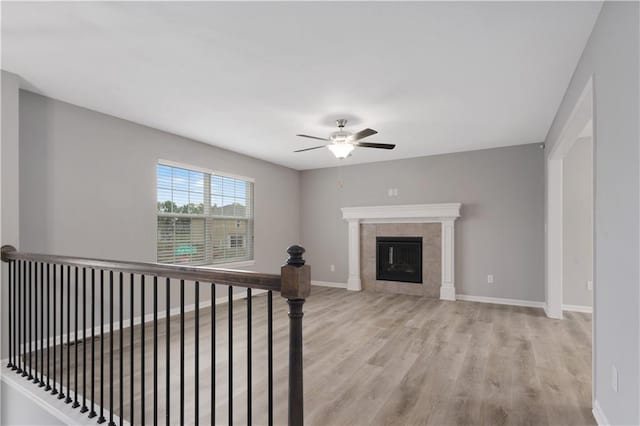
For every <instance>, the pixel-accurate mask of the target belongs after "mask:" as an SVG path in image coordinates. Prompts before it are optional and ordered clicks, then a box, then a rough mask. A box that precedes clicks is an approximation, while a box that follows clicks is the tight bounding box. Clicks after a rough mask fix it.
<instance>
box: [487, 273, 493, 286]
mask: <svg viewBox="0 0 640 426" xmlns="http://www.w3.org/2000/svg"><path fill="white" fill-rule="evenodd" d="M487 283H489V284H493V274H489V275H487Z"/></svg>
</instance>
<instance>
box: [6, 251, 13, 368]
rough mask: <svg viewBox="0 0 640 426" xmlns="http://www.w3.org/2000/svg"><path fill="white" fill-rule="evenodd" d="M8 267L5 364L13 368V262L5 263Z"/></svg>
mask: <svg viewBox="0 0 640 426" xmlns="http://www.w3.org/2000/svg"><path fill="white" fill-rule="evenodd" d="M7 266H8V269H9V272H8V273H9V303H8V305H9V309H8V311H9V363H8V364H7V368H11V369H13V351H12V349H13V348H12V343H13V329H12V328H11V320H12V318H11V314H12V313H13V312H12V311H11V306H12V305H13V299H12V298H11V296H13V292H12V291H11V289H12V287H13V273H12V269H13V262H9V264H8V265H7Z"/></svg>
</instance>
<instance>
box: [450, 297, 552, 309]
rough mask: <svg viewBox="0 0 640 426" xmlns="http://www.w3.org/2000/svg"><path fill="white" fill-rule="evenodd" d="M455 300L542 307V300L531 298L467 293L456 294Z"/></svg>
mask: <svg viewBox="0 0 640 426" xmlns="http://www.w3.org/2000/svg"><path fill="white" fill-rule="evenodd" d="M456 299H457V300H464V301H467V302H480V303H494V304H496V305H512V306H524V307H528V308H544V307H545V306H544V305H545V303H544V302H535V301H532V300H519V299H504V298H502V297H486V296H472V295H469V294H456Z"/></svg>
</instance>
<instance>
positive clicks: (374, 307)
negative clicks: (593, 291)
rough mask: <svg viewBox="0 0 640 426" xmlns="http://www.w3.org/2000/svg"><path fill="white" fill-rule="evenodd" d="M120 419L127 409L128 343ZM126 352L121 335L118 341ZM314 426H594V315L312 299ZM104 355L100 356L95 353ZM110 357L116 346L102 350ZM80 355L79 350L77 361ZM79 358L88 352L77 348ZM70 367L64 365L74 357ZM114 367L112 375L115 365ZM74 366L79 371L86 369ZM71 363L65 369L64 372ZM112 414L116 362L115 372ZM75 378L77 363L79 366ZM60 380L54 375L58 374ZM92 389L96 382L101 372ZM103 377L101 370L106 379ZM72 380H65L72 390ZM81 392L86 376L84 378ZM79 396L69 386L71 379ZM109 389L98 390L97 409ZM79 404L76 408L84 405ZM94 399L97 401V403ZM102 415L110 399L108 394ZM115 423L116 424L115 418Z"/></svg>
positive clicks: (205, 349) (239, 352) (257, 314)
mask: <svg viewBox="0 0 640 426" xmlns="http://www.w3.org/2000/svg"><path fill="white" fill-rule="evenodd" d="M273 300H274V331H273V333H274V334H273V337H274V388H275V389H274V402H275V407H274V411H275V423H276V424H286V391H287V388H286V386H287V384H286V383H287V361H288V360H287V338H288V320H287V316H286V311H287V308H286V302H285V301H284V300H283V299H281V298H280V296H279V295H277V294H274V298H273ZM245 303H246V302H245V301H236V302H234V318H233V321H234V325H235V326H234V357H233V363H234V377H233V381H234V388H233V391H234V392H233V401H234V423H237V424H246V422H247V419H246V401H247V388H248V387H247V384H246V380H247V379H246V362H247V358H246V347H247V344H246V343H247V342H246V340H247V333H246V328H247V323H246V310H245ZM226 308H227V307H226V305H218V314H217V317H216V323H217V325H216V331H217V345H216V355H217V360H216V386H215V389H216V404H215V407H216V417H215V423H216V424H226V423H227V395H228V390H227V389H228V388H227V386H228V376H227V366H228V357H227V343H228V335H227V309H226ZM265 320H266V297H265V296H264V295H261V296H256V297H254V299H253V336H252V342H253V386H252V400H253V423H254V424H265V423H266V399H267V394H266V380H267V373H266V325H265ZM210 326H211V324H210V311H209V310H208V309H206V310H202V311H201V319H200V327H201V333H200V342H201V343H200V410H199V412H200V423H201V424H209V423H212V419H211V411H212V410H211V407H212V404H211V403H210V389H211V386H210V380H209V377H210V374H211V369H210V367H211V364H210V351H211V347H210V343H209V342H210ZM145 330H146V331H145V333H146V339H145V341H146V343H145V352H146V354H145V387H146V389H145V394H146V395H145V406H146V414H145V415H146V422H147V423H150V424H151V423H152V420H153V393H152V391H153V375H152V367H153V363H152V359H153V358H152V336H153V333H152V328H151V325H147V327H146V329H145ZM186 330H187V332H186V342H185V348H186V351H185V354H186V366H185V373H186V376H187V381H186V386H185V388H186V395H185V418H186V422H187V423H188V424H193V422H194V399H193V398H194V396H193V395H194V382H193V377H194V367H193V353H194V337H193V316H188V317H187V324H186ZM178 331H179V322H178V321H177V319H172V322H171V363H170V364H171V377H170V378H171V387H170V389H171V390H170V392H171V395H170V396H171V415H170V420H171V423H172V424H177V423H179V410H178V407H179V405H178V401H179V347H180V346H179V343H180V341H179V333H178ZM134 336H136V340H135V345H134V347H135V364H134V371H135V375H134V384H135V390H134V397H135V399H134V415H135V418H134V423H136V424H138V423H139V422H140V415H141V413H140V407H141V393H140V381H141V376H142V375H141V372H140V370H141V369H140V353H139V351H140V346H141V345H140V343H141V342H140V338H139V336H140V329H139V328H136V329H135V330H134ZM123 337H124V342H125V345H124V347H123V350H124V353H125V356H124V364H123V366H124V383H123V385H124V395H123V396H124V418H125V419H126V420H128V421H130V420H131V407H130V405H129V396H130V395H129V383H130V381H129V368H130V364H129V351H130V347H129V335H128V331H126V332H125V335H124V336H123ZM114 338H115V340H114V347H115V348H116V352H117V350H118V347H119V346H118V342H119V336H118V335H117V334H116V335H115V336H114ZM304 339H305V346H304V350H305V354H304V360H305V371H304V374H305V376H304V380H305V421H306V423H307V424H308V425H369V424H376V425H378V424H379V425H382V424H388V425H392V424H393V425H423V424H424V425H472V424H473V425H476V424H478V425H593V424H595V421H594V419H593V417H592V415H591V316H590V315H586V314H576V313H567V315H566V319H565V320H563V321H557V320H550V319H547V318H546V317H545V316H544V313H543V311H542V310H540V309H532V308H521V307H513V306H500V305H490V304H481V303H472V302H460V301H458V302H442V301H439V300H433V299H426V298H418V297H414V296H403V295H389V294H379V293H367V292H362V293H351V292H347V291H345V290H342V289H329V288H320V287H314V288H313V290H312V294H311V296H310V297H309V299H308V300H307V303H306V304H305V317H304ZM97 343H98V342H96V350H97V348H98V346H97ZM104 346H105V351H106V350H107V349H108V347H109V341H108V339H105V342H104ZM159 347H160V350H159V358H158V361H159V371H160V374H159V383H158V393H159V402H158V410H159V412H158V416H159V422H160V423H161V424H164V422H165V417H164V416H165V402H164V401H165V395H166V389H165V385H164V383H165V373H164V372H165V365H166V359H165V335H164V323H162V322H161V323H160V328H159ZM71 353H72V356H73V353H74V351H73V348H72V350H71ZM79 354H80V357H81V355H82V345H79ZM65 356H66V352H65ZM106 360H108V357H106V359H105V362H107V361H106ZM78 361H79V367H80V369H82V363H81V359H80V360H78ZM65 364H66V361H65ZM114 367H115V372H114V411H115V413H116V414H119V413H120V409H119V392H118V388H119V380H118V377H119V369H120V360H119V359H118V357H117V356H116V357H115V360H114ZM72 368H73V364H72ZM58 374H59V373H58ZM96 376H98V372H97V371H96ZM108 377H109V375H108V364H107V365H106V366H105V380H107V379H108ZM65 380H66V379H65ZM79 381H80V392H82V374H80V380H79ZM72 388H73V374H72ZM99 388H100V383H99V380H98V377H96V399H98V398H99V395H100V392H99ZM80 399H81V398H80ZM98 400H99V399H98ZM104 401H105V407H107V408H108V407H109V406H110V404H109V392H108V389H107V388H106V387H105V396H104ZM107 420H108V419H107Z"/></svg>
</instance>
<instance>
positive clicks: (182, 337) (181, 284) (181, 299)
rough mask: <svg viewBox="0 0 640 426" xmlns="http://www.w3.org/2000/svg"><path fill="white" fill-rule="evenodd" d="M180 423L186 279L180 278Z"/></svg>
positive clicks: (182, 396)
mask: <svg viewBox="0 0 640 426" xmlns="http://www.w3.org/2000/svg"><path fill="white" fill-rule="evenodd" d="M180 424H181V425H183V424H184V280H180Z"/></svg>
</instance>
